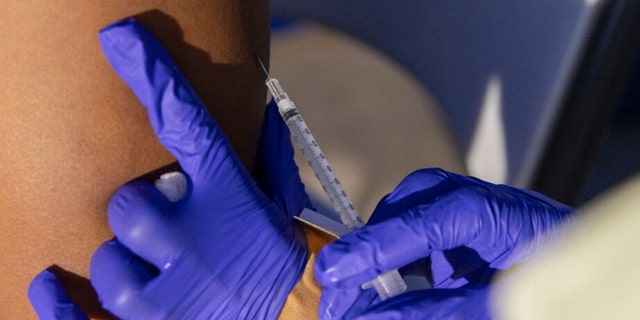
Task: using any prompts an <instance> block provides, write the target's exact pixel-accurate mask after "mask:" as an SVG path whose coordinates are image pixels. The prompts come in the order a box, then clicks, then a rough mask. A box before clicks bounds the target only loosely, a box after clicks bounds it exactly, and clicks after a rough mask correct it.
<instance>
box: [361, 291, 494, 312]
mask: <svg viewBox="0 0 640 320" xmlns="http://www.w3.org/2000/svg"><path fill="white" fill-rule="evenodd" d="M487 295H488V290H487V288H486V287H483V288H471V289H455V290H446V289H428V290H421V291H411V292H407V293H403V294H401V295H399V296H397V297H393V298H391V299H389V300H386V301H384V302H381V303H379V304H376V305H375V306H373V307H372V308H370V309H368V310H367V311H366V312H365V313H363V314H362V315H360V316H359V317H354V318H355V319H360V320H364V319H367V320H374V319H465V320H467V319H469V320H480V319H489V311H488V308H487Z"/></svg>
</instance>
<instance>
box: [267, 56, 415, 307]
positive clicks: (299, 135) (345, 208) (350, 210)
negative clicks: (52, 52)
mask: <svg viewBox="0 0 640 320" xmlns="http://www.w3.org/2000/svg"><path fill="white" fill-rule="evenodd" d="M258 62H259V63H260V66H261V67H262V69H263V70H264V72H265V74H266V75H267V80H266V82H265V84H266V86H267V88H268V89H269V92H270V93H271V95H272V96H273V99H274V100H275V102H276V104H277V105H278V111H279V113H280V115H281V116H282V118H283V119H284V121H285V123H286V124H287V126H288V127H289V130H290V131H291V134H292V135H293V138H294V140H295V141H296V143H297V144H298V147H299V148H300V151H302V154H303V155H304V157H305V158H306V159H307V162H308V163H309V165H310V166H311V169H312V170H313V173H315V175H316V177H317V178H318V180H319V181H320V185H321V186H322V189H324V191H325V192H326V194H327V196H328V197H329V200H330V201H331V204H332V205H333V208H334V209H335V210H336V212H337V213H338V214H339V215H340V220H341V221H342V223H343V224H344V225H345V227H347V229H348V230H349V231H351V230H355V229H358V228H361V227H364V225H365V224H364V222H363V221H362V219H361V218H360V215H358V212H357V211H356V209H355V207H354V206H353V203H352V202H351V199H349V197H348V196H347V193H346V192H345V190H344V188H343V187H342V184H340V181H339V180H338V178H336V176H335V173H334V172H333V170H332V169H331V166H330V165H329V161H327V158H326V157H325V156H324V154H323V153H322V150H320V146H319V145H318V143H317V142H316V140H315V138H314V137H313V135H312V134H311V131H309V127H307V124H306V123H305V122H304V120H303V119H302V116H300V113H299V112H298V109H297V108H296V105H295V104H294V103H293V101H292V100H291V99H290V98H289V96H288V95H287V93H286V92H285V91H284V90H283V89H282V87H281V86H280V83H279V82H278V80H277V79H275V78H272V77H271V76H270V75H269V72H268V71H267V68H265V66H264V64H263V63H262V60H260V59H258ZM371 287H374V288H375V289H376V291H377V292H378V295H379V296H380V298H381V299H382V300H385V299H387V298H390V297H393V296H395V295H398V294H400V293H402V292H404V291H405V290H406V289H407V285H406V284H405V282H404V280H403V279H402V276H400V273H399V272H398V270H392V271H389V272H387V273H384V274H382V275H379V276H378V277H377V278H375V279H373V280H371V281H370V282H367V283H365V284H363V285H362V288H363V289H367V288H371Z"/></svg>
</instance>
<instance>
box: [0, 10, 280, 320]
mask: <svg viewBox="0 0 640 320" xmlns="http://www.w3.org/2000/svg"><path fill="white" fill-rule="evenodd" d="M3 8H4V9H3V10H0V35H1V36H0V113H1V114H2V117H0V176H1V177H2V179H3V181H4V183H5V185H4V187H3V192H2V193H0V215H1V217H2V219H1V221H2V222H1V223H0V257H1V258H0V283H1V284H2V285H1V287H2V288H1V289H0V306H2V308H0V318H2V319H30V318H35V314H34V312H33V310H32V309H31V306H30V304H29V301H28V300H27V295H26V291H27V288H28V285H29V283H30V281H31V279H33V277H34V276H35V275H36V274H38V273H39V272H40V271H42V270H43V269H45V268H47V267H49V266H51V265H52V264H55V265H57V266H56V269H55V270H57V271H56V273H58V272H59V273H61V274H62V273H64V275H65V276H64V277H63V278H64V279H61V280H63V281H62V282H63V284H64V285H65V287H66V289H67V290H68V291H69V292H70V296H72V297H73V296H78V297H82V296H87V295H86V293H87V291H88V290H89V289H90V288H88V287H87V286H86V283H85V282H84V281H86V280H84V277H86V276H87V274H88V268H89V267H88V264H89V260H90V258H91V255H92V254H93V252H94V251H95V249H96V248H97V247H98V246H99V245H100V244H101V243H102V242H104V241H106V240H108V239H110V238H112V237H113V234H112V233H111V231H110V229H109V227H108V225H107V217H106V205H107V201H108V200H109V198H110V196H111V195H112V193H113V192H114V191H115V190H116V188H117V187H119V186H120V185H122V184H124V183H126V182H127V181H130V180H132V179H134V178H136V177H138V176H141V175H143V174H145V173H148V172H151V171H154V170H156V169H158V168H161V167H164V166H167V165H169V164H171V163H172V162H173V161H174V159H173V157H172V156H171V155H170V154H169V153H168V152H167V151H166V150H165V149H164V148H163V147H162V146H161V145H160V143H159V142H158V141H157V138H156V137H155V136H154V134H153V131H152V129H151V126H150V125H149V122H148V120H147V115H146V112H145V110H144V108H143V107H142V106H141V105H140V104H139V102H138V101H137V100H136V98H135V97H134V95H133V94H132V93H131V91H130V90H129V89H128V88H127V87H126V85H125V84H124V83H122V82H121V81H120V79H119V78H118V77H117V76H116V75H115V73H114V72H113V70H111V68H110V66H109V65H108V62H107V61H106V60H105V59H104V57H103V55H102V53H101V50H100V47H99V44H98V40H97V34H98V31H99V30H100V29H101V28H103V27H105V26H106V25H108V24H110V23H113V22H115V21H117V20H120V19H123V18H125V17H129V16H135V17H136V18H137V19H138V21H139V22H140V23H141V24H143V25H144V26H145V27H147V28H148V29H149V30H150V31H151V32H152V33H154V35H156V37H158V38H159V40H160V41H161V42H162V43H163V44H164V45H165V46H166V47H167V49H168V50H169V52H170V53H171V55H172V57H173V58H174V60H175V61H176V63H177V64H178V66H179V67H180V69H181V70H182V72H183V73H184V74H185V76H186V77H187V79H188V80H189V82H190V83H191V85H192V86H193V87H194V89H195V90H196V92H197V93H198V95H199V96H200V98H201V99H202V100H203V102H204V103H205V105H207V107H208V108H209V112H210V113H211V115H212V116H213V117H214V119H216V120H217V121H218V123H220V125H221V127H222V128H223V130H224V132H225V133H226V135H227V136H228V137H229V139H230V141H231V144H232V145H233V147H234V149H235V151H236V153H238V155H239V156H240V159H241V161H242V162H243V164H244V165H245V166H246V168H247V169H248V170H249V171H250V172H252V170H253V167H254V162H255V153H256V148H257V143H258V140H259V133H260V128H261V123H262V116H263V112H264V104H265V97H266V89H265V87H264V74H263V73H262V71H261V70H260V69H259V66H258V65H257V63H256V61H257V58H258V57H261V59H262V61H264V62H268V56H269V4H268V2H266V1H261V2H256V1H239V0H218V1H197V0H187V1H179V2H178V1H160V0H144V1H124V0H118V1H108V2H105V1H66V0H53V1H46V2H42V1H5V3H3ZM55 270H54V271H55ZM80 304H83V305H84V306H85V308H90V305H91V302H90V301H89V302H86V303H82V302H81V303H80ZM90 314H92V315H93V316H94V317H98V318H100V317H102V316H101V315H100V314H99V313H91V312H90Z"/></svg>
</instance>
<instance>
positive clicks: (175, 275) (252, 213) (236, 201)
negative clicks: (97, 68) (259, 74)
mask: <svg viewBox="0 0 640 320" xmlns="http://www.w3.org/2000/svg"><path fill="white" fill-rule="evenodd" d="M100 43H101V45H102V48H103V51H104V53H105V55H106V57H107V59H108V60H109V62H110V63H111V64H112V66H113V67H114V69H115V70H116V72H117V73H118V75H119V76H120V77H121V78H122V79H123V80H124V81H125V82H126V83H127V84H128V85H129V87H131V89H132V90H133V91H134V93H135V94H136V96H137V97H138V99H139V100H140V101H141V102H142V104H143V105H144V106H145V107H146V108H147V110H148V113H149V118H150V120H151V124H152V126H153V128H154V130H155V132H156V134H157V136H158V138H159V139H160V141H161V142H162V144H163V145H164V146H165V147H166V148H167V149H169V151H170V152H171V153H172V154H173V155H174V156H175V157H176V158H177V159H178V162H179V163H180V165H181V166H182V168H183V169H184V171H185V174H186V175H187V178H188V188H187V192H186V195H185V197H184V198H182V199H181V200H179V201H177V202H175V203H172V202H170V201H169V200H168V199H167V198H165V197H164V196H163V195H162V194H161V193H160V192H159V191H158V190H157V189H155V188H154V187H153V186H151V185H150V184H148V183H146V182H140V181H137V182H132V183H129V184H127V185H125V186H123V187H122V188H120V189H119V190H118V191H116V193H115V195H114V196H113V198H112V199H111V201H110V203H109V207H108V215H109V224H110V226H111V228H112V229H113V231H114V233H115V234H116V236H117V240H114V241H109V242H106V243H105V244H103V245H102V246H101V247H100V248H99V249H98V250H97V251H96V253H95V254H94V257H93V259H92V261H91V272H90V273H91V281H92V283H93V285H94V286H95V288H96V291H97V292H98V295H99V296H100V299H101V301H102V303H103V305H104V306H105V308H106V309H108V310H109V311H111V312H113V313H114V314H115V315H117V316H119V317H122V318H127V319H129V318H133V319H157V318H163V319H164V318H181V319H200V318H206V319H211V318H213V319H229V318H260V319H265V318H275V317H277V315H278V314H279V312H280V309H281V308H282V305H283V304H284V301H285V299H286V297H287V295H288V294H289V292H290V290H291V289H292V288H293V286H294V285H295V284H296V282H297V281H298V279H299V278H300V275H301V274H302V271H303V268H304V265H305V262H306V254H307V248H306V239H305V237H304V234H303V233H302V231H301V230H300V229H299V228H297V227H296V225H295V224H294V223H293V221H292V216H293V215H294V214H297V213H298V212H297V210H299V209H301V208H302V207H304V206H307V205H308V199H307V198H306V195H305V194H304V192H303V191H301V190H300V189H296V190H297V191H296V192H294V193H292V194H294V195H296V196H295V198H294V197H293V196H288V195H282V193H280V192H278V191H276V192H273V193H272V194H269V196H267V195H265V194H264V193H262V191H261V190H260V189H259V188H258V186H257V184H256V183H255V182H254V181H253V180H252V179H251V177H250V176H249V174H248V173H247V171H246V170H245V169H244V168H243V167H242V164H241V163H240V162H239V160H238V159H237V157H236V155H235V154H234V152H233V150H232V148H231V146H230V145H229V143H228V141H227V139H226V138H225V136H224V134H223V133H222V132H221V130H220V128H219V127H218V125H217V124H216V123H215V121H214V120H213V119H211V117H210V116H209V115H208V113H207V111H206V109H205V107H204V106H203V105H202V103H201V102H200V100H199V99H198V98H197V96H196V95H195V93H194V91H193V90H192V89H191V87H190V86H189V85H188V84H187V82H186V80H185V79H184V77H183V75H182V74H181V73H180V72H179V71H178V69H177V68H176V67H175V65H174V63H173V61H172V60H171V58H170V57H169V55H168V53H167V52H166V51H165V50H164V48H163V47H162V46H161V45H160V44H159V43H158V42H157V40H156V39H155V38H154V37H153V36H152V35H151V34H150V33H149V32H148V31H147V30H146V29H144V28H143V27H141V26H140V25H139V24H137V23H136V22H135V21H134V20H132V19H128V20H125V21H122V22H119V23H116V24H114V25H111V26H109V27H107V28H105V29H104V30H102V31H101V32H100ZM271 113H272V112H271ZM271 113H270V114H269V115H268V116H267V121H270V120H274V121H275V119H273V116H272V115H271ZM282 135H286V131H281V132H279V133H278V137H279V138H282V137H284V136H282ZM287 143H290V142H288V141H287ZM263 147H264V146H261V148H263ZM267 147H268V146H267ZM288 155H290V154H288ZM261 159H266V162H267V163H266V164H269V162H276V160H277V159H278V157H277V156H276V157H270V156H266V157H265V156H264V155H262V156H261ZM285 160H287V161H292V159H285ZM277 165H278V166H289V165H291V163H288V164H282V163H277ZM275 168H277V169H276V172H278V171H279V172H288V173H293V172H295V171H296V169H292V167H287V168H286V169H282V168H278V167H277V166H276V167H275ZM258 169H259V170H258V171H259V172H261V173H260V174H261V175H262V176H263V177H273V175H274V173H269V172H265V170H266V168H258ZM267 171H268V170H267ZM287 179H288V180H286V179H285V180H282V183H278V182H273V181H270V182H267V181H263V182H262V183H261V185H263V186H265V187H267V188H276V189H278V188H301V184H299V179H297V178H291V177H287ZM279 191H286V190H279ZM270 198H271V199H273V200H274V201H276V202H277V203H278V204H279V205H282V206H284V207H285V208H282V209H281V208H280V207H278V205H276V203H274V202H273V201H272V200H270ZM149 264H151V265H153V266H154V267H155V268H150V267H149ZM154 269H156V270H154Z"/></svg>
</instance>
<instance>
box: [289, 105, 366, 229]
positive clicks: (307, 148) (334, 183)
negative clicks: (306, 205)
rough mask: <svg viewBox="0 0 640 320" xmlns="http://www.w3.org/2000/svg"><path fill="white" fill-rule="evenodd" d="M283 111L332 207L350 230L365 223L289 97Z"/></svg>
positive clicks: (295, 138)
mask: <svg viewBox="0 0 640 320" xmlns="http://www.w3.org/2000/svg"><path fill="white" fill-rule="evenodd" d="M280 104H282V107H281V108H280V107H279V109H280V112H281V115H282V117H283V118H284V120H285V122H286V123H287V126H288V127H289V130H290V131H291V135H292V136H293V138H294V140H296V143H297V144H298V147H299V149H300V151H301V152H302V154H303V155H304V157H305V159H306V160H307V162H308V163H309V166H311V169H313V173H314V174H315V175H316V178H318V180H319V181H320V185H321V186H322V188H323V189H324V191H325V192H326V193H327V196H328V197H329V200H330V201H331V204H332V205H333V208H334V209H335V210H336V212H337V213H338V214H339V216H340V220H341V221H342V223H343V224H344V225H345V227H347V229H349V230H354V229H357V228H361V227H363V226H364V222H363V221H362V219H361V218H360V216H359V215H358V212H357V211H356V209H355V207H354V206H353V203H352V202H351V200H350V199H349V197H348V196H347V194H346V192H345V191H344V188H343V187H342V184H341V183H340V181H339V180H338V178H337V177H336V176H335V173H334V172H333V169H332V168H331V166H330V165H329V162H328V161H327V158H326V157H325V156H324V153H323V152H322V150H321V149H320V146H319V145H318V143H317V142H316V140H315V138H314V137H313V135H312V134H311V131H310V130H309V128H308V127H307V124H306V123H305V122H304V120H303V119H302V116H301V115H300V114H299V113H298V111H297V109H296V108H295V105H293V102H292V101H291V100H289V99H286V100H282V101H281V102H280Z"/></svg>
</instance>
